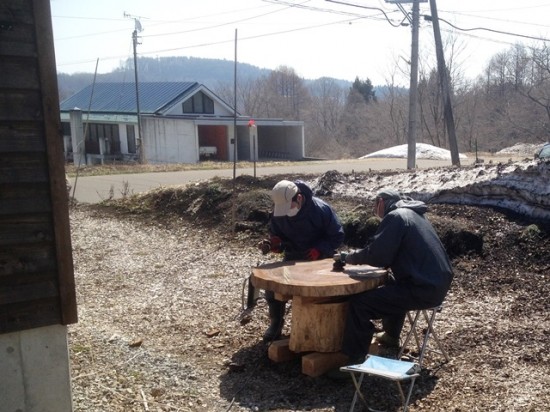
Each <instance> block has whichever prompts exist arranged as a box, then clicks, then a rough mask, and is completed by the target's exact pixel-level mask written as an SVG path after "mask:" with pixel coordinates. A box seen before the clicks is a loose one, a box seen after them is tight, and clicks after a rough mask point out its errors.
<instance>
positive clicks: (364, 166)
mask: <svg viewBox="0 0 550 412" xmlns="http://www.w3.org/2000/svg"><path fill="white" fill-rule="evenodd" d="M472 162H473V159H466V160H462V161H461V163H462V164H463V165H466V164H471V163H472ZM230 165H231V166H230V167H229V168H227V169H217V170H189V171H181V172H157V173H136V174H119V175H106V176H88V177H79V178H78V181H77V183H76V190H75V198H76V200H78V201H79V202H82V203H97V202H101V201H102V200H105V199H109V198H110V197H113V198H120V197H122V196H123V194H134V193H141V192H146V191H149V190H151V189H155V188H158V187H161V186H174V185H182V184H186V183H189V182H197V181H201V180H208V179H211V178H213V177H216V176H218V177H224V178H232V177H233V167H232V164H230ZM260 165H261V163H258V167H256V176H258V177H259V176H266V175H274V174H282V175H284V174H290V175H292V174H319V175H320V174H323V173H325V172H327V171H329V170H337V171H339V172H341V173H351V172H352V171H355V172H364V171H368V170H384V169H406V168H407V160H406V159H380V158H378V159H352V160H338V161H319V162H304V163H302V162H296V163H292V164H290V165H284V166H266V167H260ZM450 165H451V162H450V160H425V159H418V160H417V167H418V168H430V167H441V166H450ZM236 174H237V176H242V175H248V176H253V175H254V168H253V167H248V168H238V165H237V173H236ZM69 180H70V181H71V184H72V185H73V187H74V184H75V178H74V177H73V178H69ZM71 195H72V190H71Z"/></svg>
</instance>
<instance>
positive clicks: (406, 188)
mask: <svg viewBox="0 0 550 412" xmlns="http://www.w3.org/2000/svg"><path fill="white" fill-rule="evenodd" d="M328 173H331V172H327V174H328ZM336 173H337V172H336ZM326 180H330V182H328V183H327V181H326ZM313 187H314V189H316V190H325V192H326V191H327V188H328V189H329V190H330V192H331V194H332V195H333V196H339V195H340V196H346V197H352V198H358V199H360V201H361V200H364V201H372V200H373V199H374V197H375V196H376V193H377V192H378V191H379V190H381V189H383V188H387V187H393V188H395V189H397V190H399V191H401V192H402V193H404V194H406V195H409V196H411V197H412V198H414V199H418V200H422V201H425V202H427V203H453V204H466V205H483V206H492V207H499V208H503V209H507V210H509V211H512V212H514V213H517V214H520V215H524V216H528V217H530V218H533V219H537V220H542V221H545V222H550V162H545V161H535V160H532V161H522V162H515V163H509V164H494V165H492V164H489V165H476V166H472V167H462V168H456V167H444V168H433V169H420V170H406V171H394V172H388V173H369V174H366V175H355V174H351V175H345V176H344V175H339V176H337V177H336V176H332V177H331V178H330V179H326V178H325V181H323V177H321V178H320V179H318V180H317V181H316V182H315V183H314V185H313Z"/></svg>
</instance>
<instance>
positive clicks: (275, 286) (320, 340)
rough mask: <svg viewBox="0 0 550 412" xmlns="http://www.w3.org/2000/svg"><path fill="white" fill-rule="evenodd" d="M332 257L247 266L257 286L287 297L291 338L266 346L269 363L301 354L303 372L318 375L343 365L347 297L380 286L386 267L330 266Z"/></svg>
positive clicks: (282, 298) (284, 297) (385, 273)
mask: <svg viewBox="0 0 550 412" xmlns="http://www.w3.org/2000/svg"><path fill="white" fill-rule="evenodd" d="M333 263H334V261H333V260H332V259H324V260H318V261H313V262H279V263H272V264H266V265H262V266H259V267H256V268H253V270H252V276H251V282H252V284H253V285H254V286H255V287H256V288H260V289H264V290H271V291H273V292H275V296H276V298H277V299H280V300H290V299H291V300H292V320H291V327H290V339H287V340H283V341H276V342H273V343H272V344H271V346H270V347H269V349H268V356H269V359H271V360H272V361H274V362H284V361H287V360H290V359H293V358H295V357H296V356H300V355H303V356H302V372H303V373H304V374H306V375H309V376H319V375H322V374H323V373H325V372H327V371H328V370H330V369H334V368H337V367H339V366H342V365H344V362H345V361H346V357H345V356H344V355H343V354H341V353H340V352H339V351H340V349H341V347H342V339H343V334H344V326H345V320H346V314H347V309H348V296H350V295H353V294H356V293H361V292H364V291H366V290H369V289H374V288H376V287H378V286H380V285H382V284H383V283H384V282H385V280H386V277H387V271H386V270H384V269H380V268H375V267H372V266H368V265H362V266H350V267H349V268H348V267H345V269H344V271H334V270H333Z"/></svg>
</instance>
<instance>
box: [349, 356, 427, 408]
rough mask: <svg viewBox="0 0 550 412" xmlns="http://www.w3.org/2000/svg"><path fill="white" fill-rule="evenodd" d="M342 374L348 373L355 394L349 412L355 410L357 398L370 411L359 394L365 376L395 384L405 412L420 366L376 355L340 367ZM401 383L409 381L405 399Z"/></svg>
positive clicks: (365, 401) (361, 394)
mask: <svg viewBox="0 0 550 412" xmlns="http://www.w3.org/2000/svg"><path fill="white" fill-rule="evenodd" d="M340 370H341V371H342V372H349V373H350V374H351V378H352V380H353V385H354V386H355V394H354V395H353V400H352V402H351V407H350V412H352V411H353V410H354V408H355V404H356V402H357V398H361V400H362V401H363V402H364V403H365V405H366V406H367V408H368V409H369V410H370V408H369V406H368V403H367V400H366V399H365V397H364V396H363V393H361V384H362V383H363V378H364V377H365V375H371V376H378V377H381V378H385V379H389V380H392V381H394V382H396V383H397V387H398V388H399V395H400V396H401V402H402V403H403V412H407V411H408V409H409V401H410V399H411V394H412V390H413V387H414V382H415V380H416V378H417V377H418V376H420V375H419V372H420V366H419V365H418V364H417V363H416V362H406V361H402V360H395V359H388V358H383V357H381V356H376V355H367V358H366V360H365V361H364V362H363V363H361V364H358V365H349V366H342V367H341V368H340ZM402 381H410V383H409V390H408V391H407V396H406V397H405V395H404V393H403V389H402V388H401V382H402Z"/></svg>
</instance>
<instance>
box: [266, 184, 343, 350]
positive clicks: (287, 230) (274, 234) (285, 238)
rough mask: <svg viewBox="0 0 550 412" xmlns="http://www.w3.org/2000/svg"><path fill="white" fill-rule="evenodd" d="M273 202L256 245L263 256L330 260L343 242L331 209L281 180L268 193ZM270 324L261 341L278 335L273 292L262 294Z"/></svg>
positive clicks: (281, 307) (280, 319) (279, 311)
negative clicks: (264, 234)
mask: <svg viewBox="0 0 550 412" xmlns="http://www.w3.org/2000/svg"><path fill="white" fill-rule="evenodd" d="M271 199H272V200H273V203H274V208H273V216H272V217H271V220H270V222H269V234H270V238H269V239H266V240H264V241H262V242H260V244H259V245H258V246H259V248H260V249H261V250H262V252H263V253H264V254H266V253H268V252H275V253H283V254H284V258H283V260H285V261H288V260H317V259H326V258H332V256H334V253H335V251H336V249H338V247H339V246H340V245H341V244H342V242H343V241H344V229H343V228H342V224H341V223H340V220H339V219H338V216H337V215H336V213H335V212H334V211H333V209H332V208H331V207H330V206H329V205H328V204H327V203H325V202H324V201H323V200H321V199H319V198H317V197H314V196H313V192H312V191H311V188H310V187H309V186H308V185H306V184H305V183H304V182H302V181H299V180H297V181H295V182H291V181H288V180H282V181H280V182H278V183H277V184H276V185H275V186H274V187H273V190H272V191H271ZM265 298H266V301H267V304H268V306H269V317H270V319H271V324H270V326H269V328H268V329H267V331H266V332H265V334H264V336H263V339H264V341H267V342H270V341H272V340H275V339H278V338H279V337H280V336H281V331H282V329H283V325H284V314H285V307H286V303H285V302H281V301H278V300H275V297H274V293H273V291H266V292H265Z"/></svg>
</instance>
